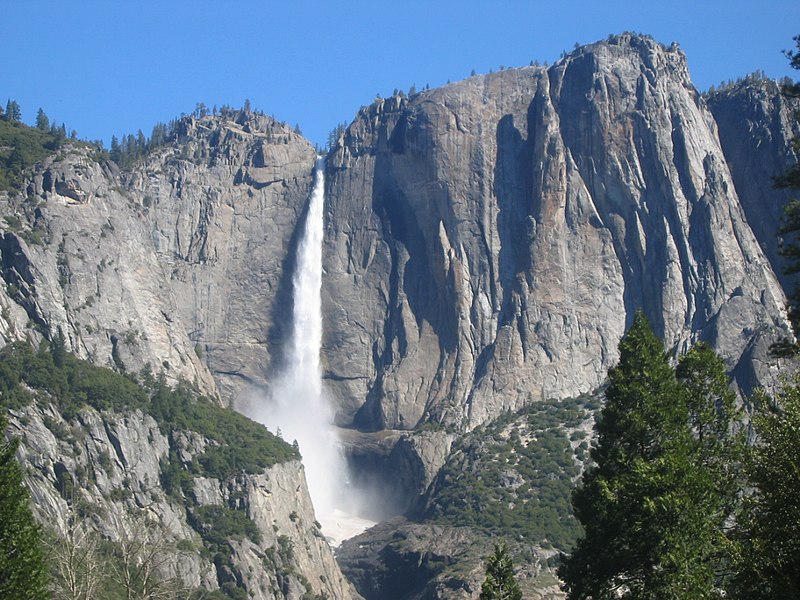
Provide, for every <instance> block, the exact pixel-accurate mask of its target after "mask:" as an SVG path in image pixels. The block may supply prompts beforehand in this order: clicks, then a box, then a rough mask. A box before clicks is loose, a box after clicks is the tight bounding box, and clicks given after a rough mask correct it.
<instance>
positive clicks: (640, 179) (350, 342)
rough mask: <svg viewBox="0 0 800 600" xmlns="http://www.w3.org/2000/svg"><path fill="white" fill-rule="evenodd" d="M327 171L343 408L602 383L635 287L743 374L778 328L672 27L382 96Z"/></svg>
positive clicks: (446, 409)
mask: <svg viewBox="0 0 800 600" xmlns="http://www.w3.org/2000/svg"><path fill="white" fill-rule="evenodd" d="M328 182H329V183H328V206H327V217H328V220H327V230H326V240H325V244H326V245H325V258H324V260H325V269H326V279H325V282H324V312H325V323H326V328H325V340H324V344H323V346H324V347H323V361H324V363H325V365H326V368H327V371H326V375H327V380H328V386H329V388H330V389H331V390H332V391H333V393H334V395H335V396H336V398H337V400H338V402H339V404H340V410H341V415H340V418H341V420H342V422H345V423H346V422H349V421H350V420H351V419H352V420H354V421H355V423H356V424H357V425H359V426H361V427H364V428H368V429H381V428H398V429H403V428H413V427H415V426H416V425H418V424H419V423H420V422H424V421H426V420H435V421H439V422H442V423H445V424H447V425H454V426H456V427H459V428H471V427H473V426H475V425H476V424H478V423H481V422H484V421H486V420H487V419H489V418H491V417H493V416H496V415H497V414H499V413H500V412H501V411H503V410H506V409H514V408H518V407H519V406H521V405H522V404H523V403H525V402H528V401H534V400H537V399H540V398H544V397H549V396H553V397H562V396H566V395H575V394H578V393H580V392H583V391H587V390H590V389H593V388H595V387H596V386H598V385H600V383H601V382H602V380H603V378H604V377H605V373H606V371H607V369H608V367H609V366H611V365H612V364H613V363H614V362H615V361H616V359H617V351H616V345H617V342H618V340H619V339H620V337H621V335H622V334H623V332H624V330H625V327H626V324H627V323H629V322H630V320H631V318H632V315H633V312H634V311H635V310H636V309H637V308H643V309H644V310H645V312H646V313H647V315H648V317H649V318H650V320H651V322H652V323H653V326H654V328H655V330H656V331H657V333H658V334H659V335H661V336H663V337H664V338H665V340H666V343H667V345H668V346H669V347H674V348H675V349H676V350H679V351H681V350H685V349H686V348H687V347H688V345H689V344H691V343H692V342H693V341H696V340H698V339H706V340H709V341H711V342H712V343H713V344H714V345H715V347H716V348H717V350H718V351H719V352H720V353H722V354H723V356H725V357H726V359H727V360H728V365H729V367H730V368H731V369H732V370H733V371H734V373H735V375H736V376H737V382H738V383H739V384H740V386H742V387H743V388H744V389H749V388H750V387H751V386H752V385H754V384H757V383H759V382H761V381H764V379H763V378H764V377H768V372H767V371H768V369H767V368H766V366H765V365H766V363H765V362H764V357H765V348H766V346H767V345H768V344H769V343H770V342H771V341H772V340H773V339H774V337H775V335H776V334H782V333H784V332H785V331H786V324H785V320H784V317H783V314H782V304H783V293H782V291H781V288H780V286H779V284H778V282H777V281H776V278H775V276H774V274H773V273H772V270H771V268H770V265H769V262H768V261H767V259H766V258H765V257H764V254H763V252H762V250H761V248H760V247H759V244H758V243H757V241H756V238H755V236H754V234H753V231H752V230H751V228H750V226H749V225H748V222H747V219H746V217H745V213H744V211H743V208H742V205H741V203H740V200H739V196H738V194H737V190H736V187H735V185H734V181H733V178H732V176H731V172H730V169H729V166H728V163H727V162H726V157H725V154H724V153H723V150H722V148H721V146H720V141H719V138H718V136H717V128H716V124H715V122H714V118H713V116H712V114H711V112H709V110H708V109H707V108H706V105H705V102H704V100H703V99H702V98H701V97H700V96H699V94H698V93H697V91H696V90H695V89H694V87H693V86H692V84H691V81H690V79H689V74H688V69H687V65H686V59H685V57H684V55H683V53H682V52H681V51H680V50H679V49H677V48H676V47H672V48H664V47H662V46H660V45H659V44H657V43H656V42H654V41H652V40H649V39H645V38H641V37H637V36H628V35H623V36H618V37H615V38H611V39H609V41H607V42H603V43H599V44H594V45H592V46H588V47H585V48H582V49H579V50H577V51H575V52H574V53H572V54H571V55H569V56H567V57H566V58H564V59H563V60H561V61H559V62H558V63H557V64H556V65H554V66H553V67H551V68H549V69H544V68H538V67H530V68H523V69H514V70H507V71H502V72H500V73H495V74H490V75H486V76H479V77H472V78H470V79H468V80H466V81H463V82H460V83H457V84H453V85H448V86H446V87H444V88H441V89H438V90H433V91H429V92H423V93H421V94H416V95H414V96H412V97H411V98H408V99H406V98H402V97H392V98H389V99H386V100H378V101H376V102H375V103H374V104H372V105H371V106H369V107H367V108H365V109H362V110H361V111H360V112H359V114H358V116H357V118H356V120H355V121H354V122H353V124H352V125H351V126H350V127H349V128H348V130H347V132H346V133H345V135H344V136H343V138H342V139H340V143H339V144H338V145H337V147H336V148H335V149H334V150H333V152H332V153H331V156H330V157H329V161H328ZM754 363H757V367H753V364H754ZM364 399H366V402H364Z"/></svg>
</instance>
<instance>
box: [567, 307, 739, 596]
mask: <svg viewBox="0 0 800 600" xmlns="http://www.w3.org/2000/svg"><path fill="white" fill-rule="evenodd" d="M678 375H679V378H676V375H675V371H674V370H673V369H672V367H671V366H670V364H669V361H668V359H667V356H666V354H665V353H664V349H663V344H662V342H661V341H660V340H659V339H658V338H656V336H655V335H654V334H653V332H652V330H651V329H650V326H649V324H648V323H647V320H646V319H645V317H644V315H643V314H642V313H641V312H639V313H637V314H636V317H635V319H634V323H633V326H632V327H631V329H630V331H629V332H628V333H627V334H626V336H625V337H624V338H623V340H622V341H621V342H620V361H619V364H618V366H617V367H615V368H614V369H612V370H611V371H610V372H609V379H610V385H609V388H608V390H607V392H606V406H605V408H604V409H603V410H602V412H601V414H600V418H599V421H598V424H597V433H598V438H597V443H596V446H595V447H594V448H593V450H592V458H593V459H594V461H595V463H596V465H595V466H594V467H593V468H591V469H589V470H587V472H586V473H585V474H584V476H583V479H582V482H581V485H580V487H579V488H578V490H577V491H576V493H575V497H574V500H573V505H574V508H575V515H576V516H577V517H578V519H579V520H580V521H581V523H582V524H583V525H584V527H585V530H586V534H585V536H584V537H583V538H582V539H581V540H580V541H579V543H578V545H577V546H576V548H575V551H574V552H573V554H572V555H571V556H569V557H564V558H563V563H562V566H561V567H560V568H559V575H560V576H561V577H562V579H563V580H564V582H565V589H566V590H567V591H568V592H569V596H568V597H569V598H572V599H577V598H593V599H596V600H598V599H606V598H607V599H610V598H619V597H624V598H682V599H683V598H686V599H690V598H712V597H717V591H718V590H719V589H720V586H722V585H724V583H725V581H726V579H727V577H728V576H729V575H730V573H729V568H730V563H731V556H732V545H731V544H730V543H729V541H728V538H727V536H726V535H725V531H724V527H725V525H726V523H727V522H729V518H730V516H731V514H732V512H733V510H734V508H735V503H736V502H735V501H736V495H737V492H738V489H739V486H740V484H741V481H740V479H739V478H738V475H737V473H738V472H739V469H738V467H737V464H738V455H737V452H738V451H740V450H741V448H742V443H743V438H742V435H741V434H740V433H738V434H737V433H734V432H733V427H732V426H733V421H734V419H735V418H736V416H737V414H736V411H735V410H734V408H733V406H734V402H733V396H732V394H731V392H730V391H729V390H728V387H727V378H726V376H725V372H724V368H723V364H722V361H721V360H719V359H718V358H717V357H716V356H715V355H714V353H713V352H712V351H711V350H710V349H709V348H708V347H707V346H705V345H698V346H697V347H696V348H695V349H693V350H692V351H691V352H690V353H689V354H688V355H687V356H686V357H684V359H683V360H682V361H681V364H680V368H679V370H678ZM737 449H738V450H737Z"/></svg>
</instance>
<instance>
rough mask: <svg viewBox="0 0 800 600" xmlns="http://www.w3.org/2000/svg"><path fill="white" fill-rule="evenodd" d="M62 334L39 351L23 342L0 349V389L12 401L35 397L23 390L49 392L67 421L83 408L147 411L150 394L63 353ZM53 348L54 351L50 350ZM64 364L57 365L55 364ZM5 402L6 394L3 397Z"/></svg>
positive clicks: (123, 378)
mask: <svg viewBox="0 0 800 600" xmlns="http://www.w3.org/2000/svg"><path fill="white" fill-rule="evenodd" d="M63 343H64V340H63V335H61V334H60V333H59V334H57V335H56V336H54V339H53V341H52V342H51V344H50V348H48V346H47V345H42V348H41V349H40V350H39V351H38V352H36V351H34V350H33V348H32V347H31V346H30V345H29V344H27V343H24V342H15V343H12V344H9V345H7V346H6V347H5V348H3V349H2V350H0V389H2V390H6V391H8V392H10V395H11V397H12V398H14V399H15V401H17V402H19V401H20V400H21V399H23V398H24V399H25V400H28V401H30V400H31V399H32V396H31V395H30V394H28V393H27V392H26V391H25V390H24V389H22V388H21V384H23V383H24V384H25V385H26V386H27V387H29V388H34V389H38V390H43V391H45V392H47V393H48V394H49V395H50V397H51V398H52V400H53V401H54V402H55V403H56V405H57V406H58V407H59V409H60V410H61V413H62V414H63V415H64V417H65V418H67V419H68V420H69V419H71V418H72V417H73V416H74V415H75V414H76V413H77V411H78V410H79V409H80V408H81V407H82V406H86V405H88V406H91V407H92V408H95V409H97V410H115V411H120V412H121V411H126V410H134V409H137V408H138V409H146V408H147V405H148V398H147V393H146V392H145V390H143V389H142V388H141V387H140V386H138V385H137V384H136V383H135V382H134V381H132V380H131V379H129V378H127V377H125V376H123V375H120V374H119V373H115V372H114V371H111V370H109V369H105V368H103V367H96V366H94V365H92V364H90V363H88V362H86V361H83V360H79V359H77V358H75V357H74V356H73V355H71V354H69V353H67V352H64V350H63ZM51 349H52V351H51ZM57 361H58V362H59V363H61V366H57V364H56V362H57ZM3 397H4V399H5V394H4V395H3Z"/></svg>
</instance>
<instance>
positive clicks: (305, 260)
mask: <svg viewBox="0 0 800 600" xmlns="http://www.w3.org/2000/svg"><path fill="white" fill-rule="evenodd" d="M324 196H325V161H324V159H323V158H318V159H317V162H316V165H315V167H314V187H313V189H312V192H311V196H310V197H309V203H308V211H307V212H306V219H305V223H304V224H303V230H302V232H301V237H300V242H299V244H298V247H297V256H296V262H295V271H294V275H293V278H292V288H293V297H294V302H293V309H292V331H291V339H290V340H289V343H288V345H287V346H286V348H285V356H284V367H283V369H282V371H281V373H280V374H279V375H278V376H277V377H276V378H275V380H274V381H273V385H272V390H271V394H270V397H269V399H268V400H267V402H266V403H261V404H260V406H259V407H258V408H255V410H250V411H248V412H250V413H251V416H252V417H253V418H255V419H256V420H258V421H260V422H261V423H264V424H265V425H267V427H269V428H270V429H271V430H272V431H273V432H278V433H280V435H281V437H282V438H283V439H284V440H286V441H288V442H293V441H295V440H296V441H297V443H298V444H299V446H300V453H301V454H302V456H303V465H304V467H305V474H306V481H307V482H308V490H309V492H310V494H311V500H312V501H313V503H314V511H315V513H316V516H317V520H318V521H319V522H320V523H321V524H322V530H323V533H324V534H325V535H326V536H327V537H328V538H329V539H332V540H333V541H334V543H339V542H341V540H343V539H345V538H348V537H351V536H353V535H356V534H357V533H359V532H361V531H363V530H364V529H366V528H367V527H368V526H370V525H372V524H373V522H372V521H367V520H364V519H360V518H358V517H354V516H353V515H352V514H351V513H352V512H353V510H354V508H353V507H354V502H355V498H354V491H353V490H351V489H350V488H349V476H348V469H347V462H346V460H345V458H344V456H343V454H342V450H341V446H340V440H339V437H338V435H337V433H336V432H337V429H336V427H335V425H334V416H335V415H334V410H333V408H332V406H331V402H330V399H329V398H328V397H327V396H326V394H325V389H324V388H323V386H322V373H321V369H320V363H319V353H320V346H321V344H322V234H323V229H324V223H323V209H324V201H325V198H324Z"/></svg>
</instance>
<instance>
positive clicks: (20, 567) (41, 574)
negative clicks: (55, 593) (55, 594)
mask: <svg viewBox="0 0 800 600" xmlns="http://www.w3.org/2000/svg"><path fill="white" fill-rule="evenodd" d="M7 425H8V420H7V419H6V416H5V414H4V413H0V598H7V599H9V600H16V599H19V600H23V599H24V600H31V599H36V598H48V597H49V595H48V593H47V570H46V567H45V563H44V558H43V554H42V549H41V541H40V537H39V527H38V525H37V524H36V522H35V521H34V520H33V515H32V514H31V510H30V507H29V506H28V502H29V499H28V491H27V490H26V489H25V486H24V485H23V483H22V468H21V467H20V466H19V464H18V463H17V460H16V456H15V453H16V449H17V442H16V440H11V441H6V439H5V438H4V437H3V433H4V432H5V430H6V426H7Z"/></svg>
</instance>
